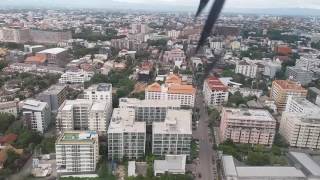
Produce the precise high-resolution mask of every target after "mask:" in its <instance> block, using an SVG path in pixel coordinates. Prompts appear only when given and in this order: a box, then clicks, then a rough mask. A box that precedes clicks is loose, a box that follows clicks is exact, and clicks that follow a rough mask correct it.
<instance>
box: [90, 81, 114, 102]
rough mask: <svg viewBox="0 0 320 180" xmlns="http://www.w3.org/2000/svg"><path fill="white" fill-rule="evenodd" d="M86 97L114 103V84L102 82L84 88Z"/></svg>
mask: <svg viewBox="0 0 320 180" xmlns="http://www.w3.org/2000/svg"><path fill="white" fill-rule="evenodd" d="M84 99H88V100H91V101H96V100H99V101H105V102H108V103H110V104H112V84H106V83H100V84H95V85H92V86H90V87H89V88H88V89H86V90H84Z"/></svg>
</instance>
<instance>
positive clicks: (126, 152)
mask: <svg viewBox="0 0 320 180" xmlns="http://www.w3.org/2000/svg"><path fill="white" fill-rule="evenodd" d="M134 119H135V110H134V109H130V108H116V109H114V110H113V114H112V118H111V121H110V125H109V128H108V159H120V160H121V159H123V158H125V157H126V158H128V159H138V158H141V157H143V156H144V154H145V143H146V123H145V122H135V120H134Z"/></svg>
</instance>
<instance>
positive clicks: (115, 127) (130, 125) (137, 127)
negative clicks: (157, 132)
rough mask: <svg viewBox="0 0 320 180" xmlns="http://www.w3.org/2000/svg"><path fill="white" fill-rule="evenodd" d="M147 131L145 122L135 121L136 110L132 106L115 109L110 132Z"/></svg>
mask: <svg viewBox="0 0 320 180" xmlns="http://www.w3.org/2000/svg"><path fill="white" fill-rule="evenodd" d="M124 132H128V133H130V132H138V133H139V132H140V133H145V132H146V123H145V122H135V110H134V109H132V108H115V109H113V113H112V118H111V121H110V124H109V128H108V133H124Z"/></svg>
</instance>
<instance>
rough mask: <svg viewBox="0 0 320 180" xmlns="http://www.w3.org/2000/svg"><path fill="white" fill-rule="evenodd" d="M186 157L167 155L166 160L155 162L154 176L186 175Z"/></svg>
mask: <svg viewBox="0 0 320 180" xmlns="http://www.w3.org/2000/svg"><path fill="white" fill-rule="evenodd" d="M186 160H187V156H186V155H166V156H165V160H155V161H154V163H153V168H154V176H159V175H162V174H166V173H169V174H185V173H186Z"/></svg>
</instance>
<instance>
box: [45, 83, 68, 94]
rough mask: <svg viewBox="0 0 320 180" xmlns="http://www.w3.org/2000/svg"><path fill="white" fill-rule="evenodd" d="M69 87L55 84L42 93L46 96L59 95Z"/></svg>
mask: <svg viewBox="0 0 320 180" xmlns="http://www.w3.org/2000/svg"><path fill="white" fill-rule="evenodd" d="M66 87H67V86H66V85H64V84H54V85H52V86H50V87H49V88H48V89H47V90H45V91H43V92H42V93H45V94H59V93H60V92H61V91H62V90H64V89H65V88H66Z"/></svg>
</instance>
